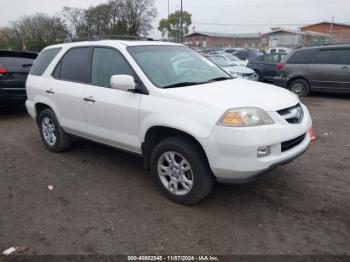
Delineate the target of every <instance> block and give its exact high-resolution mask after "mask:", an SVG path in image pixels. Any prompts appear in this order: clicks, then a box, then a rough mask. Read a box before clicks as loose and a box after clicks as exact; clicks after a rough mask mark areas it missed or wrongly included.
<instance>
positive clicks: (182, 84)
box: [163, 82, 204, 89]
mask: <svg viewBox="0 0 350 262" xmlns="http://www.w3.org/2000/svg"><path fill="white" fill-rule="evenodd" d="M200 84H204V83H203V82H180V83H175V84H171V85H167V86H163V88H164V89H167V88H176V87H184V86H192V85H200Z"/></svg>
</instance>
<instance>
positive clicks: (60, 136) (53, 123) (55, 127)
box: [38, 109, 71, 153]
mask: <svg viewBox="0 0 350 262" xmlns="http://www.w3.org/2000/svg"><path fill="white" fill-rule="evenodd" d="M38 124H39V130H40V135H41V140H42V141H43V143H44V145H45V146H46V147H47V149H49V150H50V151H52V152H55V153H58V152H62V151H64V150H66V149H68V148H69V147H70V145H71V137H70V135H68V134H67V133H66V132H64V130H63V129H62V127H61V126H60V124H59V123H58V121H57V118H56V115H55V113H54V112H53V111H52V110H51V109H44V110H43V111H42V112H41V113H40V114H39V117H38Z"/></svg>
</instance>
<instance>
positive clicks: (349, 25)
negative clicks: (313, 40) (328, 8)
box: [300, 21, 350, 29]
mask: <svg viewBox="0 0 350 262" xmlns="http://www.w3.org/2000/svg"><path fill="white" fill-rule="evenodd" d="M321 24H329V25H331V24H333V25H340V26H347V27H349V28H350V24H344V23H332V22H328V21H323V22H319V23H316V24H311V25H305V26H302V27H300V29H302V28H306V27H310V26H315V25H321Z"/></svg>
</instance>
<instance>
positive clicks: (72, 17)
mask: <svg viewBox="0 0 350 262" xmlns="http://www.w3.org/2000/svg"><path fill="white" fill-rule="evenodd" d="M62 16H63V19H64V20H65V23H66V25H67V28H68V33H69V37H70V38H71V39H72V40H73V38H74V37H75V36H79V37H82V38H84V37H85V38H86V37H88V36H89V33H88V30H87V25H86V18H85V10H84V9H82V8H77V7H67V6H65V7H63V10H62Z"/></svg>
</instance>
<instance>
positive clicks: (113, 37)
mask: <svg viewBox="0 0 350 262" xmlns="http://www.w3.org/2000/svg"><path fill="white" fill-rule="evenodd" d="M101 40H128V41H130V40H136V41H154V39H153V38H150V37H144V36H137V35H127V34H122V35H94V36H90V37H80V38H74V39H67V40H66V41H65V43H70V42H83V41H101Z"/></svg>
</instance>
